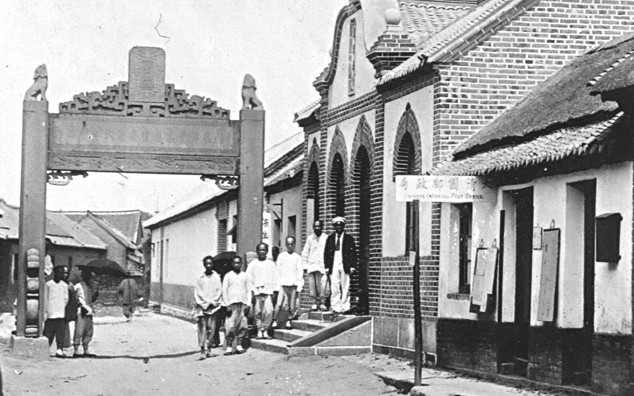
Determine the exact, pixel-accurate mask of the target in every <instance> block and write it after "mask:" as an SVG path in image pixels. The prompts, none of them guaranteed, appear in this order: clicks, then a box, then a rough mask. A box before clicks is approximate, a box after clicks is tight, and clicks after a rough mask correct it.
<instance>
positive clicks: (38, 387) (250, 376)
mask: <svg viewBox="0 0 634 396" xmlns="http://www.w3.org/2000/svg"><path fill="white" fill-rule="evenodd" d="M99 320H100V321H102V322H106V323H100V324H98V325H96V326H95V338H94V341H93V344H92V346H91V349H92V351H93V352H94V353H96V354H98V357H97V358H93V359H88V358H81V359H57V358H51V359H50V361H47V362H31V361H27V360H22V359H17V358H14V357H12V356H11V355H10V354H9V350H8V347H7V346H6V345H0V347H2V348H3V349H2V355H1V361H0V364H1V365H2V373H3V380H4V391H5V395H10V396H17V395H65V396H72V395H132V394H134V395H209V394H214V395H278V394H285V395H379V394H390V393H392V394H396V390H395V388H392V387H389V386H387V385H385V384H383V382H382V381H381V380H380V379H378V378H377V377H375V376H374V375H373V374H372V372H371V371H370V368H369V367H367V366H362V365H360V364H357V363H355V362H353V361H350V360H349V359H343V358H334V357H330V358H318V357H310V358H291V359H287V357H286V356H283V355H278V354H274V353H269V352H263V351H259V350H255V349H250V350H249V351H248V352H247V353H245V354H243V355H236V356H223V355H222V351H221V350H220V349H214V352H215V353H217V354H218V356H217V357H213V358H209V359H206V360H204V361H199V360H198V359H199V353H198V350H197V346H196V340H197V338H196V337H197V336H196V328H195V325H194V324H192V323H188V322H185V321H182V320H179V319H175V318H171V317H167V316H161V315H155V314H149V315H148V316H142V317H135V318H134V320H133V321H132V322H131V323H125V322H123V321H122V317H121V316H119V317H105V318H103V317H102V318H99ZM52 352H54V351H52ZM144 357H149V361H148V363H144V359H143V358H144Z"/></svg>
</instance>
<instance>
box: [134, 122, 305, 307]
mask: <svg viewBox="0 0 634 396" xmlns="http://www.w3.org/2000/svg"><path fill="white" fill-rule="evenodd" d="M294 137H295V138H300V143H299V144H298V143H297V140H298V139H294V138H293V137H291V138H289V139H288V140H286V141H285V142H283V143H282V144H281V147H282V148H284V149H283V150H280V148H279V147H274V148H272V149H270V150H268V151H267V153H265V161H266V168H265V170H264V193H265V197H264V202H265V207H264V213H263V221H262V222H263V224H261V225H257V224H254V225H253V226H254V227H262V241H263V242H265V243H268V244H269V246H270V247H273V246H278V247H280V249H282V250H283V249H285V248H284V240H285V238H286V237H287V236H295V237H296V239H297V247H296V248H297V249H301V248H302V245H301V219H302V218H303V215H302V203H301V193H302V188H301V181H302V177H303V173H302V169H303V166H304V162H303V155H302V149H303V144H302V143H301V135H295V136H294ZM289 146H290V148H289ZM238 188H239V187H238ZM237 224H238V190H237V189H233V190H221V189H219V188H218V187H216V185H215V184H214V183H213V182H208V183H205V184H202V185H200V186H199V187H198V188H197V189H195V190H194V191H192V192H191V193H189V194H187V195H186V196H185V197H184V198H183V199H181V200H180V201H178V202H176V203H175V204H174V205H172V206H171V207H169V208H167V209H165V210H163V211H161V212H159V213H157V214H156V215H155V216H153V217H152V218H151V219H149V220H147V221H146V222H144V223H143V226H144V227H146V228H147V229H149V230H150V231H151V233H152V245H151V246H152V247H151V270H150V272H151V286H150V288H151V290H150V303H151V304H153V305H160V307H161V308H160V309H161V312H164V313H170V314H174V315H177V316H189V315H190V313H191V312H192V308H193V302H194V281H195V279H196V276H197V275H199V274H200V273H202V271H203V267H202V259H203V257H205V256H207V255H211V256H216V255H217V254H220V253H223V252H228V251H235V250H236V242H237V240H236V232H238V231H239V230H238V229H237ZM255 248H256V247H255V246H253V248H252V249H251V250H253V251H255ZM270 251H271V249H270V248H269V255H270ZM243 259H244V258H243Z"/></svg>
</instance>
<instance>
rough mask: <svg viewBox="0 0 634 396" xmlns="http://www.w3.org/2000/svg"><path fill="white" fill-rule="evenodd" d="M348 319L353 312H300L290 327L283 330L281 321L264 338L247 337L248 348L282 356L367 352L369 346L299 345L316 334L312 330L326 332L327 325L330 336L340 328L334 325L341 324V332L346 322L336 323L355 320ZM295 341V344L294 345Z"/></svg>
mask: <svg viewBox="0 0 634 396" xmlns="http://www.w3.org/2000/svg"><path fill="white" fill-rule="evenodd" d="M351 318H357V317H355V316H353V315H339V314H333V313H332V312H308V313H304V314H302V315H301V316H300V318H299V319H298V320H293V321H292V326H293V329H290V330H289V329H286V328H284V327H283V326H284V323H279V328H275V329H271V330H270V331H269V336H271V337H273V338H271V339H268V340H258V339H251V347H252V348H256V349H261V350H265V351H269V352H274V353H281V354H284V355H288V354H291V355H312V354H318V355H349V354H356V353H365V352H368V351H369V349H370V348H369V347H349V346H345V347H337V346H334V347H326V348H324V347H319V348H315V347H303V344H305V343H307V342H308V343H310V341H309V340H311V339H313V338H315V336H317V334H316V333H320V334H324V332H327V333H328V332H329V330H327V329H328V328H330V327H333V326H334V327H333V331H332V334H333V336H335V335H337V334H340V333H341V330H337V327H342V326H343V327H345V329H344V330H343V331H346V330H347V329H348V328H349V327H350V326H346V323H341V325H342V326H339V325H338V322H341V321H343V320H346V319H350V320H353V321H357V319H351ZM348 322H349V320H348ZM352 326H355V325H352ZM317 337H319V336H317ZM322 338H324V337H322ZM302 340H306V341H302ZM295 344H299V345H297V346H296V347H295V346H294V345H295ZM300 345H301V346H300Z"/></svg>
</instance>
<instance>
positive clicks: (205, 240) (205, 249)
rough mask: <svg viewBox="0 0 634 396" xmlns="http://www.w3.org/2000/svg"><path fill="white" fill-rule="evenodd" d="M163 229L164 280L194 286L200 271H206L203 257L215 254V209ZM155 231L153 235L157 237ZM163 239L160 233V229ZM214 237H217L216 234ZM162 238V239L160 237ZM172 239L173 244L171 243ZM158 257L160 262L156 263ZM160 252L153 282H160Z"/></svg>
mask: <svg viewBox="0 0 634 396" xmlns="http://www.w3.org/2000/svg"><path fill="white" fill-rule="evenodd" d="M162 228H163V239H162V244H163V254H164V258H163V283H168V284H177V285H191V284H193V282H194V279H195V276H196V274H198V273H199V272H202V271H203V266H202V259H203V257H205V256H207V255H211V256H215V255H216V254H217V253H218V252H217V246H218V244H217V243H216V240H215V235H216V233H217V230H218V224H217V221H216V213H215V208H213V209H207V210H205V211H202V212H200V213H197V214H195V215H193V216H190V217H187V218H184V219H180V220H178V221H175V222H173V223H169V224H166V225H164V226H162ZM156 231H158V230H155V231H154V232H153V233H152V237H154V236H155V232H156ZM156 233H157V234H159V235H157V238H160V232H156ZM212 236H214V237H212ZM159 240H160V239H159ZM167 241H169V243H168V242H167ZM154 259H156V262H157V265H156V266H155V265H154ZM159 260H160V256H159V253H158V252H157V254H156V255H155V257H153V262H152V281H153V282H159V280H160V267H159V265H158V261H159Z"/></svg>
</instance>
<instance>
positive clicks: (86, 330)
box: [73, 267, 99, 357]
mask: <svg viewBox="0 0 634 396" xmlns="http://www.w3.org/2000/svg"><path fill="white" fill-rule="evenodd" d="M91 279H92V272H90V269H89V268H86V267H83V268H82V269H81V282H79V283H78V284H76V285H75V292H76V293H77V302H78V303H79V312H78V313H77V324H76V325H75V339H74V340H73V347H74V348H75V356H78V357H80V356H84V357H95V356H97V355H95V354H94V353H90V352H89V351H88V347H89V345H90V341H92V335H93V322H92V315H93V302H94V301H95V300H96V299H97V297H98V296H99V291H97V290H94V287H93V286H92V284H91V283H90V280H91ZM93 290H94V292H93ZM79 344H81V345H82V346H83V347H84V354H83V355H80V354H78V353H77V351H79Z"/></svg>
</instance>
